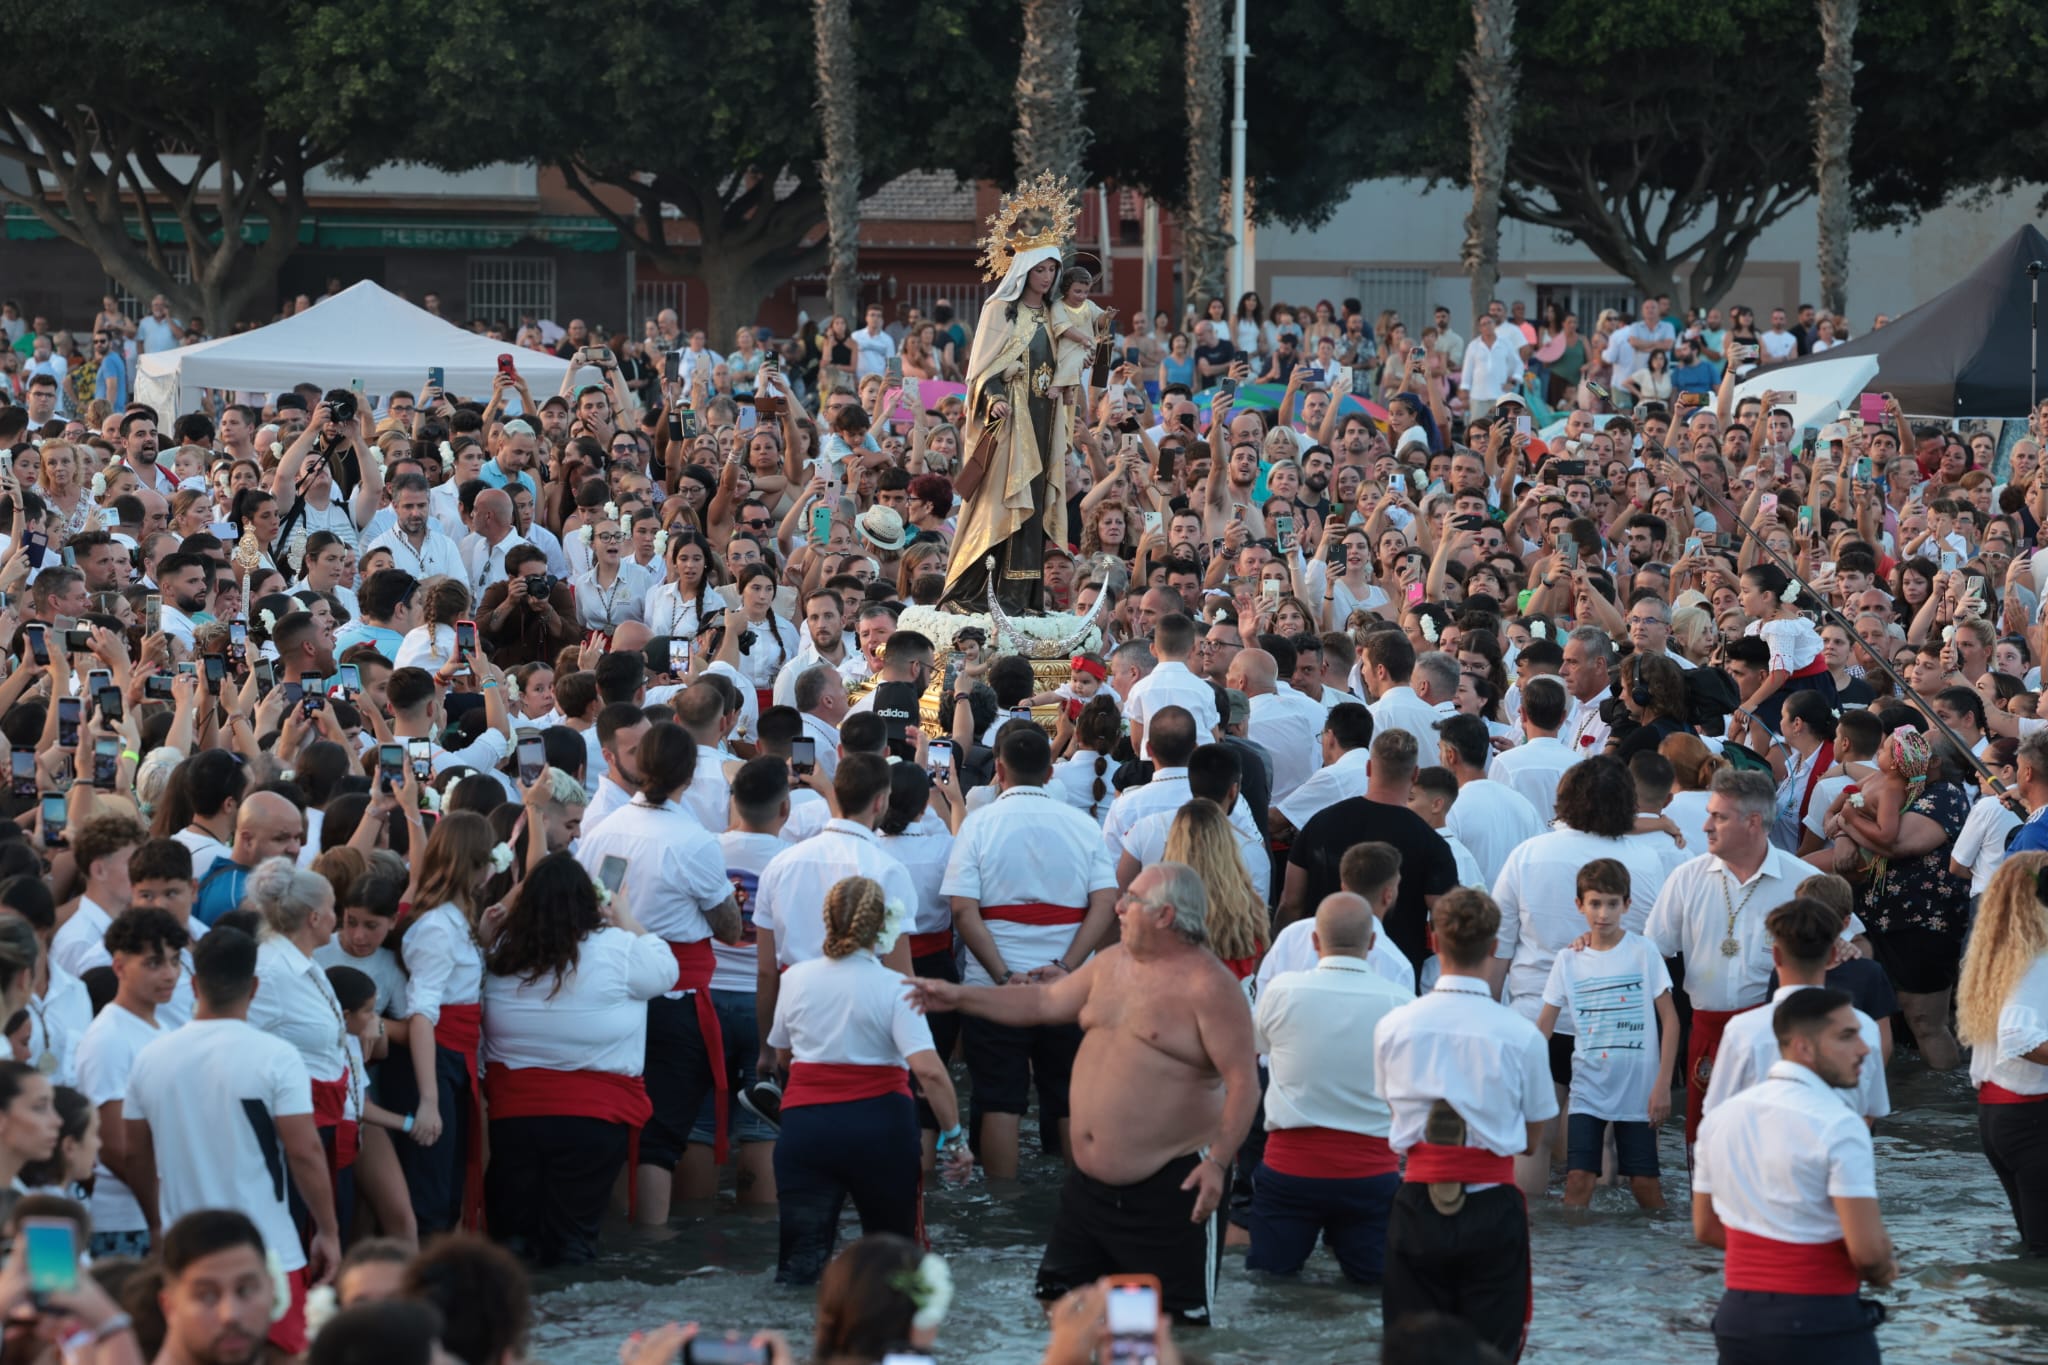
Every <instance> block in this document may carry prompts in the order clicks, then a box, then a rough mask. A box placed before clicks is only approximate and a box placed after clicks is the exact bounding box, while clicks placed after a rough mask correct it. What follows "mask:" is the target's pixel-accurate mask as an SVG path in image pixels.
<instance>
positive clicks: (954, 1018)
mask: <svg viewBox="0 0 2048 1365" xmlns="http://www.w3.org/2000/svg"><path fill="white" fill-rule="evenodd" d="M910 974H911V975H912V976H928V977H931V978H933V979H934V980H938V981H958V980H959V979H960V961H959V959H958V958H956V957H954V956H953V954H952V953H951V952H950V951H948V952H943V953H926V954H925V955H924V956H923V957H914V958H912V959H910ZM924 1021H925V1023H927V1024H929V1025H931V1030H932V1050H933V1051H934V1052H936V1053H938V1054H939V1061H940V1063H941V1064H942V1065H951V1063H952V1061H953V1046H954V1044H956V1043H958V1042H959V1041H960V1012H959V1011H958V1010H947V1011H945V1012H943V1013H941V1014H928V1015H926V1016H925V1020H924ZM910 1088H911V1090H912V1091H913V1092H915V1093H916V1095H917V1123H918V1126H919V1127H920V1128H929V1129H931V1130H932V1131H933V1132H937V1131H938V1130H939V1116H938V1115H937V1114H934V1113H933V1112H932V1107H931V1105H929V1104H927V1103H926V1102H925V1098H924V1090H923V1089H922V1088H921V1087H920V1086H919V1085H918V1083H917V1077H915V1076H912V1077H911V1078H910Z"/></svg>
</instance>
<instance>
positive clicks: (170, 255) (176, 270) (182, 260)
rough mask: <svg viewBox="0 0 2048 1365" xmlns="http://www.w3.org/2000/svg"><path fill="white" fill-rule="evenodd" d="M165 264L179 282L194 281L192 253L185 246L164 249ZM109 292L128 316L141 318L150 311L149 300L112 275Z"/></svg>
mask: <svg viewBox="0 0 2048 1365" xmlns="http://www.w3.org/2000/svg"><path fill="white" fill-rule="evenodd" d="M164 264H165V265H166V266H168V267H170V272H171V278H172V279H174V280H176V281H177V282H178V283H179V284H190V283H192V253H190V252H189V251H186V250H185V249H184V248H183V247H170V248H166V249H165V251H164ZM107 292H108V293H109V294H112V295H113V296H114V302H115V304H116V305H117V306H119V308H120V309H121V315H122V316H123V317H126V318H131V319H139V318H140V317H141V316H142V315H143V314H144V313H147V312H148V311H149V300H148V299H139V298H137V297H135V295H133V294H131V293H129V292H128V289H127V286H125V285H123V284H122V283H121V282H120V281H119V280H117V279H115V278H114V277H113V276H112V275H109V276H107Z"/></svg>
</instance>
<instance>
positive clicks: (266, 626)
mask: <svg viewBox="0 0 2048 1365" xmlns="http://www.w3.org/2000/svg"><path fill="white" fill-rule="evenodd" d="M256 619H257V620H259V621H261V622H262V623H263V633H264V634H265V635H268V634H270V633H272V632H273V631H275V630H276V629H277V613H276V612H274V611H272V610H271V609H270V608H269V607H265V608H263V609H262V610H261V611H259V612H257V613H256Z"/></svg>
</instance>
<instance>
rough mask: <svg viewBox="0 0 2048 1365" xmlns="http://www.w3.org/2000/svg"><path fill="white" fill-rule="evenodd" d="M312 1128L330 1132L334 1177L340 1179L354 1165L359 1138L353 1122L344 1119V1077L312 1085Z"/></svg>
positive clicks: (346, 1087)
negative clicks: (331, 1134) (332, 1145)
mask: <svg viewBox="0 0 2048 1365" xmlns="http://www.w3.org/2000/svg"><path fill="white" fill-rule="evenodd" d="M313 1126H314V1127H315V1128H332V1129H333V1130H334V1173H335V1174H336V1175H340V1174H341V1173H342V1172H343V1171H345V1170H347V1169H348V1168H349V1167H351V1166H353V1165H355V1163H356V1152H357V1150H358V1149H359V1148H360V1147H361V1146H362V1135H361V1132H360V1130H359V1129H358V1128H357V1126H356V1121H355V1120H354V1119H352V1118H350V1117H348V1073H346V1072H343V1073H342V1074H341V1075H339V1076H337V1077H335V1078H334V1079H333V1080H331V1081H315V1082H313Z"/></svg>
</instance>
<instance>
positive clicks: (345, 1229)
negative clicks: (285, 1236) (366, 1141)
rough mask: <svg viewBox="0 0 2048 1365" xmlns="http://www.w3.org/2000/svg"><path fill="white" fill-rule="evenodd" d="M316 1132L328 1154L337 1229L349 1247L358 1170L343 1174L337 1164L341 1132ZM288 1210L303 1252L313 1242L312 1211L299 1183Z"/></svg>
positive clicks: (288, 1199) (291, 1191)
mask: <svg viewBox="0 0 2048 1365" xmlns="http://www.w3.org/2000/svg"><path fill="white" fill-rule="evenodd" d="M315 1131H316V1132H318V1133H319V1134H320V1150H321V1151H323V1152H325V1153H326V1154H327V1183H328V1188H329V1189H330V1190H332V1191H333V1193H334V1221H335V1225H336V1226H337V1227H339V1228H340V1229H341V1244H342V1245H343V1246H347V1245H348V1244H349V1241H350V1239H351V1237H352V1236H353V1235H354V1232H355V1222H356V1168H355V1166H354V1165H353V1164H351V1165H350V1166H349V1168H348V1169H347V1170H345V1171H344V1170H340V1169H339V1168H338V1167H337V1166H336V1164H335V1156H334V1143H335V1139H336V1137H337V1136H338V1135H339V1134H340V1132H341V1130H340V1129H339V1128H320V1129H316V1130H315ZM358 1131H360V1130H358ZM285 1207H286V1208H287V1209H288V1210H289V1211H290V1212H291V1215H292V1224H293V1226H295V1227H296V1228H298V1230H299V1243H300V1249H301V1250H303V1249H304V1248H305V1247H307V1246H310V1245H311V1244H312V1241H313V1232H314V1227H313V1211H312V1209H310V1208H308V1207H307V1206H306V1201H305V1200H303V1199H301V1198H300V1197H299V1187H298V1184H297V1182H296V1181H294V1182H292V1183H291V1185H290V1188H289V1190H288V1192H287V1194H286V1197H285Z"/></svg>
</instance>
